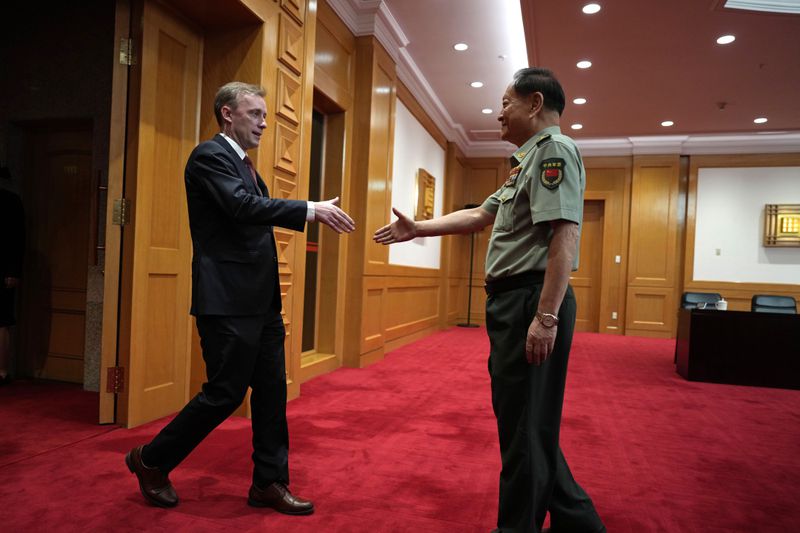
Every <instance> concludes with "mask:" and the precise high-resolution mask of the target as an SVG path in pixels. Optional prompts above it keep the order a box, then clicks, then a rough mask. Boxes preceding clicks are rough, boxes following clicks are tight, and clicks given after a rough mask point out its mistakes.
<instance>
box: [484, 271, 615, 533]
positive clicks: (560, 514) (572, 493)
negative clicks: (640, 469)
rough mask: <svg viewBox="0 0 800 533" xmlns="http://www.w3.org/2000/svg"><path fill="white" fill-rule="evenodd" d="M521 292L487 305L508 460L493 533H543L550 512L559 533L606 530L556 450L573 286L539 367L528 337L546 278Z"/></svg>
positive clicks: (496, 296)
mask: <svg viewBox="0 0 800 533" xmlns="http://www.w3.org/2000/svg"><path fill="white" fill-rule="evenodd" d="M516 287H519V288H508V287H503V288H502V289H503V290H501V291H498V292H494V293H490V294H489V295H488V298H487V301H486V329H487V331H488V334H489V340H490V343H491V351H490V354H489V374H490V376H491V379H492V406H493V408H494V413H495V416H496V417H497V430H498V435H499V437H500V454H501V459H502V472H501V473H500V503H499V510H498V517H497V529H496V530H495V531H498V532H511V531H513V532H536V533H538V532H539V531H541V528H542V524H543V523H544V519H545V516H546V514H547V512H548V511H550V523H551V526H552V530H553V532H554V533H562V532H575V533H595V532H602V531H605V527H604V526H603V523H602V521H601V520H600V517H599V516H598V515H597V512H596V511H595V509H594V505H593V504H592V501H591V499H590V498H589V496H588V495H587V494H586V493H585V492H584V491H583V489H582V488H581V487H580V485H578V484H577V483H576V482H575V480H574V479H573V477H572V474H571V473H570V471H569V467H568V466H567V461H566V460H565V459H564V455H563V454H562V453H561V448H560V447H559V445H558V439H559V431H560V428H561V406H562V403H563V401H564V385H565V382H566V377H567V361H568V359H569V349H570V345H571V344H572V334H573V330H574V327H575V308H576V306H575V296H574V294H573V292H572V287H568V288H567V293H566V295H565V297H564V301H563V303H562V305H561V309H560V310H559V312H558V317H559V325H558V333H557V335H556V340H555V347H554V349H553V353H552V354H550V356H549V357H548V358H547V360H546V361H545V362H544V363H543V364H542V365H541V366H536V365H533V364H529V363H528V362H527V360H526V358H525V338H526V335H527V333H528V327H529V326H530V324H531V321H532V320H533V317H534V316H535V314H536V309H537V307H538V305H539V296H540V295H541V290H542V283H541V277H540V279H539V280H537V281H536V282H534V283H532V284H531V283H527V284H516ZM487 291H489V288H488V287H487Z"/></svg>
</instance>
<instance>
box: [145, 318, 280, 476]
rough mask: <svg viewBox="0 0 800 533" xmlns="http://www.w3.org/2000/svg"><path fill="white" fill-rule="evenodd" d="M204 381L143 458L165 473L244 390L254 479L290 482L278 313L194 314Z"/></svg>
mask: <svg viewBox="0 0 800 533" xmlns="http://www.w3.org/2000/svg"><path fill="white" fill-rule="evenodd" d="M197 331H198V332H199V334H200V343H201V346H202V349H203V359H204V360H205V362H206V375H207V377H208V382H207V383H204V384H203V389H202V391H201V392H200V393H198V394H197V395H196V396H195V397H194V398H192V400H191V401H189V403H188V404H186V406H185V407H184V408H183V410H182V411H181V412H180V413H178V415H177V416H176V417H175V418H174V419H173V420H172V421H171V422H170V423H169V424H167V426H166V427H164V429H162V430H161V432H160V433H159V434H158V435H156V436H155V438H154V439H153V441H152V442H151V443H150V444H148V445H147V446H145V447H144V450H143V452H142V460H143V461H144V463H145V464H146V465H147V466H151V467H153V466H155V467H158V468H160V469H161V471H162V472H164V473H169V472H170V471H171V470H172V469H173V468H175V467H176V466H178V464H180V462H181V461H183V460H184V459H185V458H186V456H188V455H189V453H191V451H192V450H193V449H194V448H195V447H196V446H197V445H198V444H200V442H201V441H202V440H203V439H204V438H205V437H206V435H208V434H209V433H211V430H213V429H214V428H215V427H217V426H218V425H219V424H220V423H222V421H223V420H225V419H226V418H228V417H229V416H230V415H231V414H232V413H233V412H234V411H235V410H236V409H237V408H238V407H239V405H241V403H242V401H243V400H244V398H245V394H246V393H247V388H248V387H251V388H252V389H253V392H252V394H251V395H250V407H251V412H252V427H253V463H254V468H253V482H254V483H255V484H256V485H258V486H259V487H265V486H267V485H269V484H270V483H272V482H274V481H282V482H284V483H286V484H288V483H289V430H288V427H287V424H286V363H285V359H284V348H283V341H284V338H285V336H286V331H285V329H284V327H283V320H282V319H281V315H280V313H278V312H274V313H270V314H268V315H258V316H198V317H197Z"/></svg>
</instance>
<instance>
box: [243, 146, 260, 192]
mask: <svg viewBox="0 0 800 533" xmlns="http://www.w3.org/2000/svg"><path fill="white" fill-rule="evenodd" d="M242 161H244V164H245V165H247V168H248V169H250V176H252V177H253V183H254V184H255V186H256V192H257V193H258V195H259V196H261V189H260V188H259V187H258V178H257V177H256V168H255V167H254V166H253V161H251V160H250V158H249V157H248V156H244V159H243V160H242Z"/></svg>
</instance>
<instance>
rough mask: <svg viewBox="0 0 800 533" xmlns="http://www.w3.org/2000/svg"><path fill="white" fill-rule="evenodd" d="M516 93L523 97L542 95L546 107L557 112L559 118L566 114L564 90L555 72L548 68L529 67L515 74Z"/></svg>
mask: <svg viewBox="0 0 800 533" xmlns="http://www.w3.org/2000/svg"><path fill="white" fill-rule="evenodd" d="M514 91H516V93H517V94H519V95H521V96H528V95H529V94H533V93H537V92H538V93H542V96H544V107H546V108H547V109H552V110H553V111H557V112H558V114H559V116H560V115H561V113H563V112H564V105H565V102H566V98H565V97H564V89H562V88H561V84H560V83H558V80H557V79H556V77H555V75H554V74H553V72H552V71H550V70H548V69H546V68H540V67H528V68H523V69H520V70H518V71H517V72H515V73H514Z"/></svg>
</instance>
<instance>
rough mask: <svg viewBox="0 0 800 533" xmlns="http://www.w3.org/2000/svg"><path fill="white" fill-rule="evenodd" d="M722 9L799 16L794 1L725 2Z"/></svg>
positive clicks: (757, 0)
mask: <svg viewBox="0 0 800 533" xmlns="http://www.w3.org/2000/svg"><path fill="white" fill-rule="evenodd" d="M723 7H725V8H726V9H742V10H747V11H761V12H764V13H785V14H789V15H800V5H799V4H798V3H797V1H796V0H727V1H726V2H724V6H723Z"/></svg>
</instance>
